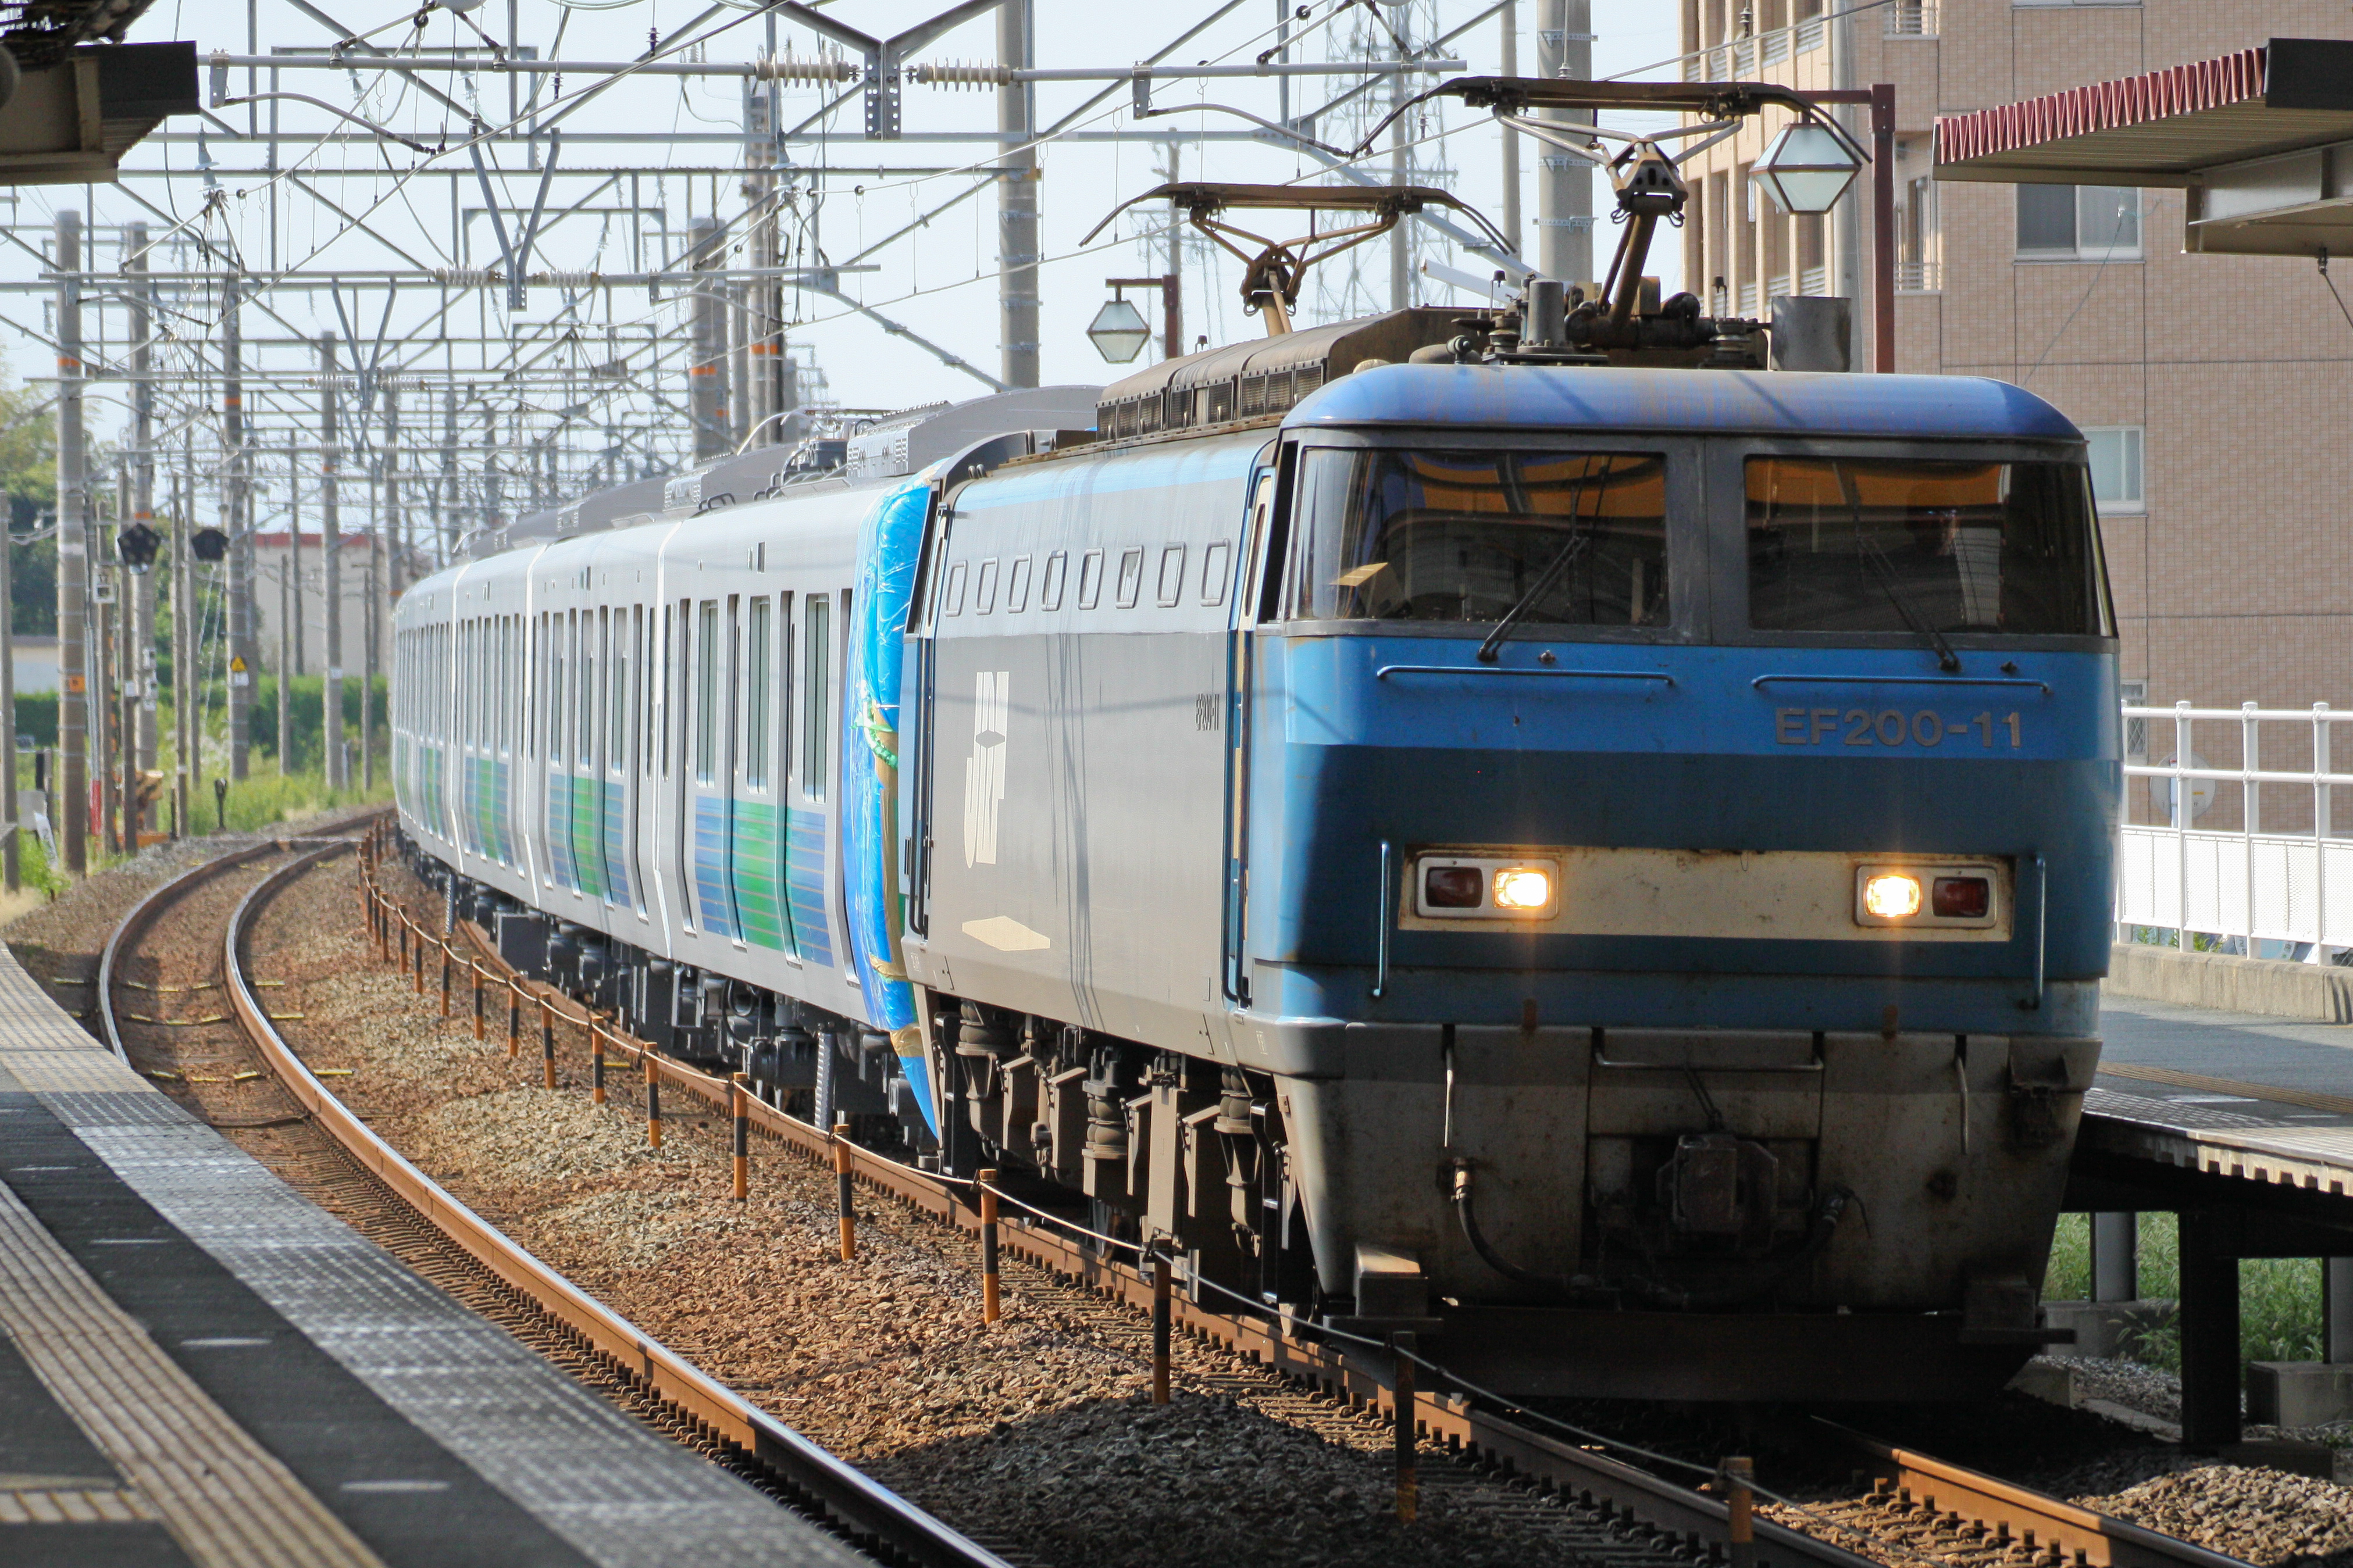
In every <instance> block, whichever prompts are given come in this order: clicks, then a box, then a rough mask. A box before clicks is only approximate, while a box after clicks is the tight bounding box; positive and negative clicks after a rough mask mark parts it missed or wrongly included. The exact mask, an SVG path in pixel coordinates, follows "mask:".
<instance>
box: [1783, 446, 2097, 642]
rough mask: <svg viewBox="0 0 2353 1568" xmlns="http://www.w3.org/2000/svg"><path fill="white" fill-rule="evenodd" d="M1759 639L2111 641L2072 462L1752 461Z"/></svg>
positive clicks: (2081, 476)
mask: <svg viewBox="0 0 2353 1568" xmlns="http://www.w3.org/2000/svg"><path fill="white" fill-rule="evenodd" d="M1747 469H1748V472H1747V484H1746V489H1747V505H1748V529H1747V532H1748V624H1749V625H1750V626H1755V627H1757V629H1759V630H1761V631H1810V632H1896V633H1902V632H1912V633H1916V634H1922V635H1926V634H1927V633H1929V632H1932V631H1933V632H1935V633H1937V634H1939V635H1941V634H1943V633H1947V632H2006V633H2010V634H2012V635H2035V634H2042V635H2056V636H2097V637H2105V636H2109V635H2112V628H2111V626H2109V616H2108V615H2107V612H2106V606H2105V593H2104V592H2103V590H2104V588H2105V583H2104V581H2103V577H2104V574H2103V572H2102V569H2101V565H2100V554H2099V539H2098V535H2097V531H2096V530H2095V527H2094V522H2093V517H2092V506H2091V492H2090V481H2089V480H2088V479H2087V478H2086V476H2085V470H2084V466H2083V465H2082V464H2080V463H2062V462H2048V463H2045V462H2023V463H1987V462H1946V461H1933V460H1929V459H1926V458H1815V457H1804V458H1799V457H1753V458H1749V459H1748V464H1747Z"/></svg>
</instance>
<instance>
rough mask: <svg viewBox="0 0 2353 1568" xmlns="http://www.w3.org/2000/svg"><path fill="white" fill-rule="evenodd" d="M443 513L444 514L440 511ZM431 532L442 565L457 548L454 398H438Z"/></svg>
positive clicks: (452, 394) (451, 392)
mask: <svg viewBox="0 0 2353 1568" xmlns="http://www.w3.org/2000/svg"><path fill="white" fill-rule="evenodd" d="M445 507H446V508H447V509H448V510H443V509H444V508H445ZM433 531H434V534H435V536H436V537H437V538H438V539H439V540H440V542H441V559H442V560H443V561H444V562H445V563H446V562H448V560H449V559H450V557H451V556H452V555H453V554H454V553H455V552H456V551H457V548H458V394H457V391H456V389H455V388H452V389H451V390H449V391H448V392H445V393H443V394H442V395H441V482H440V483H439V484H438V485H436V486H434V487H433Z"/></svg>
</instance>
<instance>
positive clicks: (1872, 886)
mask: <svg viewBox="0 0 2353 1568" xmlns="http://www.w3.org/2000/svg"><path fill="white" fill-rule="evenodd" d="M1862 909H1863V912H1864V913H1865V914H1868V915H1873V916H1875V917H1876V918H1878V919H1880V920H1883V921H1900V920H1905V919H1908V918H1910V917H1911V916H1913V915H1916V914H1918V913H1919V912H1920V879H1918V878H1917V877H1907V876H1905V875H1904V874H1903V873H1902V872H1900V871H1887V872H1882V873H1881V874H1880V875H1878V876H1875V877H1871V878H1868V879H1865V880H1864V882H1863V884H1862Z"/></svg>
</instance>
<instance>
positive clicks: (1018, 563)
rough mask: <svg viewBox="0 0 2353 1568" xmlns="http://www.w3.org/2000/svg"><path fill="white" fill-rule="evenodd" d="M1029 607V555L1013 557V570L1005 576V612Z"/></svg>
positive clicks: (1014, 611)
mask: <svg viewBox="0 0 2353 1568" xmlns="http://www.w3.org/2000/svg"><path fill="white" fill-rule="evenodd" d="M1028 608H1029V557H1028V556H1027V555H1017V556H1015V557H1014V558H1013V570H1012V571H1010V572H1008V573H1007V574H1006V576H1005V613H1006V614H1008V615H1012V614H1014V613H1016V612H1018V611H1021V610H1026V609H1028Z"/></svg>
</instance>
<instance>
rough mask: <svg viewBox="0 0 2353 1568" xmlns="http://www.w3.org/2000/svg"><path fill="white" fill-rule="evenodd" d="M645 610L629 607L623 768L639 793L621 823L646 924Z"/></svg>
mask: <svg viewBox="0 0 2353 1568" xmlns="http://www.w3.org/2000/svg"><path fill="white" fill-rule="evenodd" d="M653 672H654V646H653V639H652V638H651V637H650V636H649V617H648V616H647V615H646V607H645V606H644V605H630V606H629V711H628V717H627V719H625V720H624V721H623V729H624V735H623V744H622V747H621V751H622V754H623V766H624V769H625V772H624V774H623V776H624V778H625V779H627V780H628V784H627V785H626V787H627V788H630V789H634V790H636V791H637V797H636V798H637V809H634V810H631V811H629V812H628V814H627V815H626V816H625V817H624V818H623V821H622V827H621V831H622V833H623V834H624V835H626V836H627V838H628V846H629V850H628V875H629V897H630V900H631V903H632V906H633V907H634V908H635V910H637V915H638V919H639V920H641V921H642V920H644V919H645V918H646V854H645V844H646V835H647V834H649V833H650V832H652V831H653V826H654V812H653V809H652V807H653V798H654V782H653V731H652V728H651V726H652V723H653V713H654V706H653V695H654V673H653Z"/></svg>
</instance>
